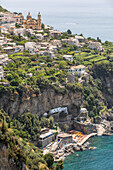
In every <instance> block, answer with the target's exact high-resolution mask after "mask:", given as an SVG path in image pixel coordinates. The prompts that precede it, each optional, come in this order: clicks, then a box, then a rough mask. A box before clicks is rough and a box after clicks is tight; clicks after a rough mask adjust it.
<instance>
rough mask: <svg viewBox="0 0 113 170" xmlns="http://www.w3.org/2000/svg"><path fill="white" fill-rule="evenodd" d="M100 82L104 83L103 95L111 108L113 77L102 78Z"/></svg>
mask: <svg viewBox="0 0 113 170" xmlns="http://www.w3.org/2000/svg"><path fill="white" fill-rule="evenodd" d="M100 80H101V82H102V93H103V96H104V98H105V99H106V101H107V105H108V107H109V108H111V107H112V106H113V76H111V75H108V76H104V75H103V76H101V77H100Z"/></svg>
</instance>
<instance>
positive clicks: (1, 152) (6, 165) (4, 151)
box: [0, 143, 27, 170]
mask: <svg viewBox="0 0 113 170" xmlns="http://www.w3.org/2000/svg"><path fill="white" fill-rule="evenodd" d="M8 155H9V149H8V147H7V146H6V145H5V144H2V143H0V170H27V169H26V166H25V164H24V163H21V166H19V167H17V166H16V164H15V162H14V160H13V159H10V160H9V159H8Z"/></svg>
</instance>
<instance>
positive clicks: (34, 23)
mask: <svg viewBox="0 0 113 170" xmlns="http://www.w3.org/2000/svg"><path fill="white" fill-rule="evenodd" d="M23 27H24V28H26V29H33V30H41V14H40V12H39V13H38V18H37V20H35V19H33V18H32V16H31V14H30V12H28V15H27V17H26V20H24V21H23Z"/></svg>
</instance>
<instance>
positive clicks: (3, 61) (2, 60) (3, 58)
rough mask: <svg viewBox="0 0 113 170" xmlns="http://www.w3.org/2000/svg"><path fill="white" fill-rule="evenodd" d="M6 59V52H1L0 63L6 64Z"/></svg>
mask: <svg viewBox="0 0 113 170" xmlns="http://www.w3.org/2000/svg"><path fill="white" fill-rule="evenodd" d="M7 61H8V54H1V55H0V65H5V64H7Z"/></svg>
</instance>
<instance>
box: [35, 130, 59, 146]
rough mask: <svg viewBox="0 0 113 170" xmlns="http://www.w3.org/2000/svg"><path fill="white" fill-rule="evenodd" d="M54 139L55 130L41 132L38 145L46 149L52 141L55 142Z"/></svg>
mask: <svg viewBox="0 0 113 170" xmlns="http://www.w3.org/2000/svg"><path fill="white" fill-rule="evenodd" d="M55 139H56V131H55V130H51V129H50V130H49V129H48V130H43V131H42V132H41V135H40V138H39V141H38V144H39V145H40V146H41V147H42V148H44V147H46V146H47V145H48V144H50V143H51V142H52V141H55Z"/></svg>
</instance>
